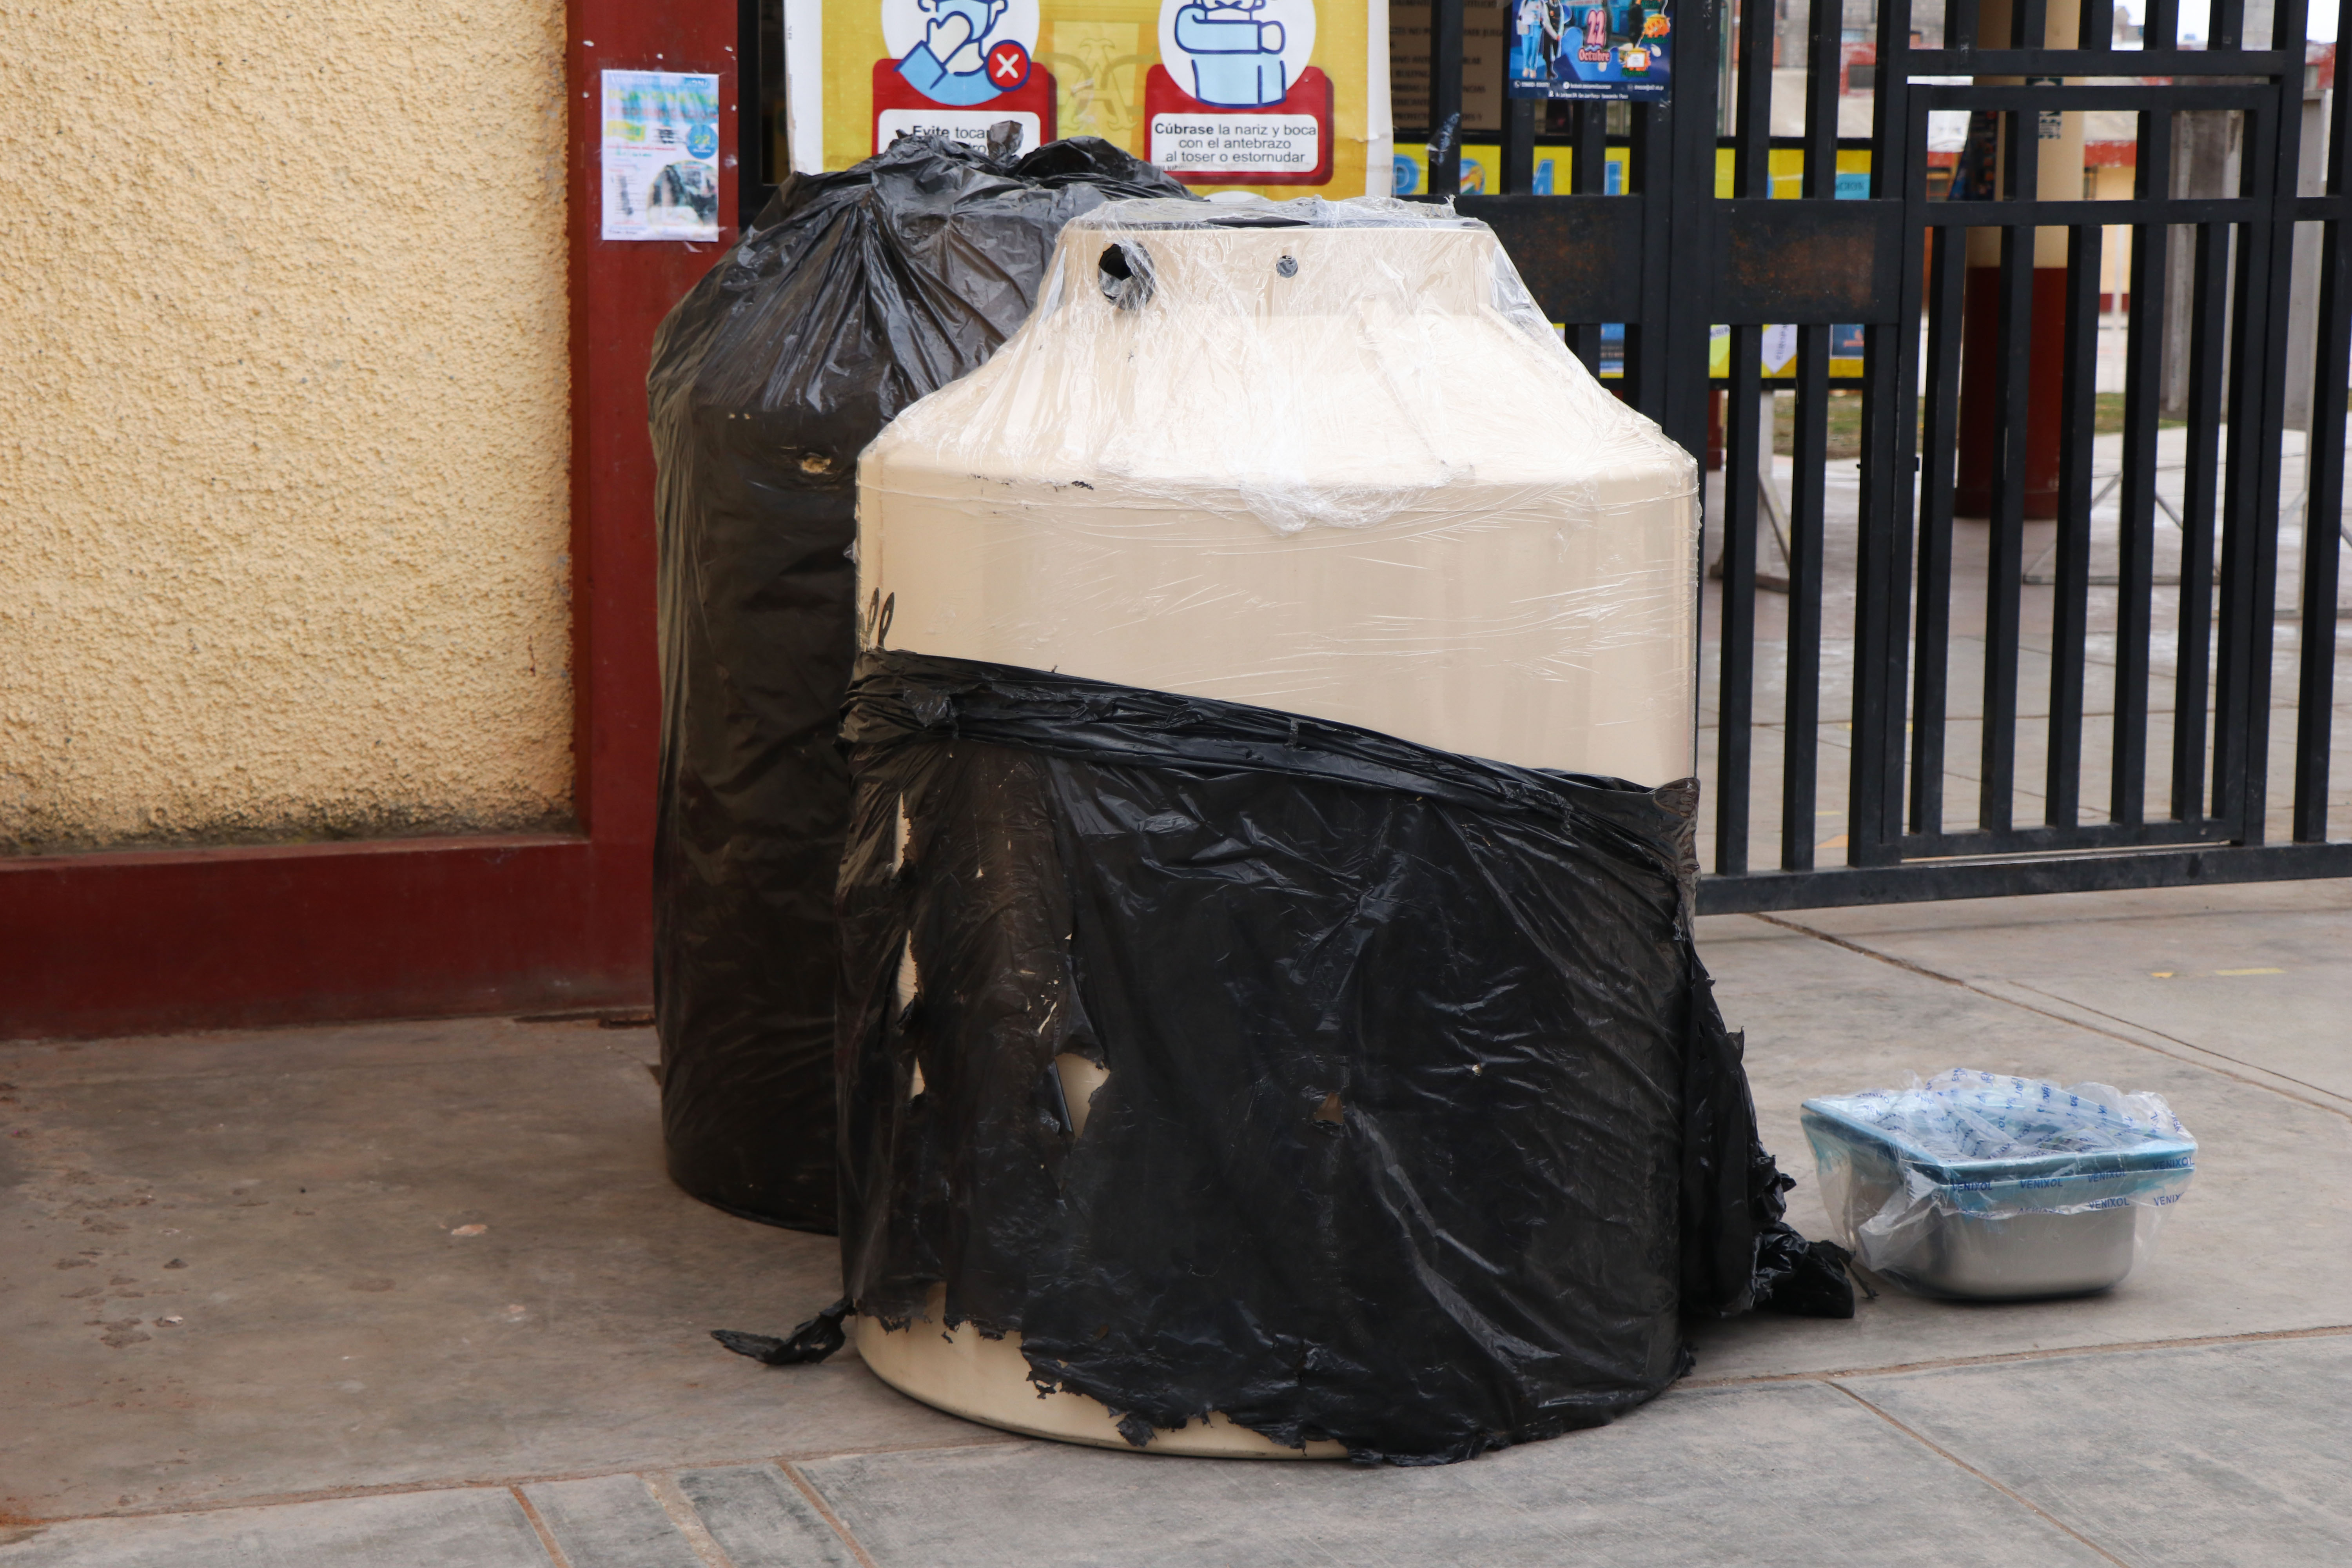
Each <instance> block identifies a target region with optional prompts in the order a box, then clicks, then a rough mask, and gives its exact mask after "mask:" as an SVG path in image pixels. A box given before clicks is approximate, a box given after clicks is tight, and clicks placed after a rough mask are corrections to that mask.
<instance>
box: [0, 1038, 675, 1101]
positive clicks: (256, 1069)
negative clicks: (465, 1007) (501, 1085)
mask: <svg viewBox="0 0 2352 1568" xmlns="http://www.w3.org/2000/svg"><path fill="white" fill-rule="evenodd" d="M90 1043H91V1044H92V1045H101V1046H102V1045H107V1044H110V1042H109V1041H105V1040H94V1041H92V1042H90ZM15 1044H16V1042H15V1041H7V1040H0V1073H16V1074H18V1075H20V1077H19V1078H18V1079H15V1080H12V1081H15V1082H16V1087H17V1088H18V1089H20V1090H22V1089H27V1088H31V1087H41V1088H48V1089H92V1088H99V1087H103V1086H105V1085H109V1084H118V1083H209V1082H214V1081H217V1080H221V1079H240V1078H270V1079H288V1078H292V1077H295V1076H297V1075H298V1074H309V1075H319V1076H328V1075H331V1076H333V1077H335V1078H342V1077H346V1076H348V1075H350V1074H352V1073H362V1072H417V1071H422V1070H424V1069H425V1068H446V1067H449V1066H451V1065H456V1066H460V1067H463V1066H467V1065H469V1064H473V1063H480V1064H483V1065H485V1066H488V1065H490V1064H492V1063H502V1062H513V1061H522V1060H528V1059H530V1058H534V1057H548V1056H555V1055H563V1054H570V1053H566V1052H561V1051H557V1050H553V1049H550V1048H549V1047H540V1046H534V1047H530V1048H528V1049H520V1048H519V1049H515V1050H494V1049H488V1050H476V1049H471V1048H467V1049H463V1050H457V1051H452V1052H450V1053H448V1054H447V1055H446V1056H441V1057H437V1058H409V1059H407V1060H404V1061H391V1062H335V1061H330V1062H320V1063H316V1064H312V1065H309V1066H304V1067H299V1068H291V1067H288V1066H286V1065H285V1064H284V1063H282V1062H271V1063H263V1064H257V1065H256V1066H253V1067H239V1068H187V1069H184V1070H182V1071H173V1070H170V1069H168V1068H164V1069H155V1070H150V1069H142V1068H120V1067H109V1068H106V1069H104V1070H103V1071H99V1072H91V1073H88V1074H77V1075H73V1076H66V1075H64V1074H61V1073H60V1074H51V1075H47V1076H44V1075H43V1074H41V1073H40V1072H39V1071H38V1069H37V1068H27V1067H26V1065H25V1064H22V1063H16V1062H10V1061H8V1060H6V1059H5V1052H6V1051H7V1049H8V1047H11V1046H13V1045H15ZM607 1048H608V1049H609V1047H607ZM580 1054H582V1055H598V1056H602V1055H604V1054H605V1052H604V1051H592V1050H591V1049H590V1048H589V1047H586V1046H584V1045H583V1046H582V1047H580ZM612 1055H613V1056H614V1059H616V1060H620V1061H623V1062H627V1063H638V1062H641V1061H642V1058H636V1057H633V1056H626V1055H623V1054H622V1053H619V1052H613V1053H612Z"/></svg>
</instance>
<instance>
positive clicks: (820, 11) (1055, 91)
mask: <svg viewBox="0 0 2352 1568" xmlns="http://www.w3.org/2000/svg"><path fill="white" fill-rule="evenodd" d="M784 26H785V42H784V58H785V80H786V102H787V109H786V117H787V123H788V126H789V137H790V142H791V148H792V159H793V167H794V168H795V169H798V170H801V171H803V172H804V173H809V174H814V173H816V172H818V171H820V170H824V169H845V168H847V167H849V166H850V165H851V164H852V163H857V162H858V161H859V160H861V159H864V158H868V157H871V156H872V155H873V154H874V153H877V152H879V151H881V150H882V149H883V148H885V147H887V146H888V145H889V144H890V143H891V142H892V141H894V140H895V139H897V138H898V136H900V135H902V134H904V133H906V132H913V131H922V130H934V131H942V132H946V133H948V134H949V135H950V136H953V137H955V138H956V139H957V140H959V141H964V142H974V143H979V142H983V141H984V140H985V139H986V136H987V133H988V129H989V127H990V126H992V125H995V124H997V123H1000V122H1002V121H1008V120H1009V121H1013V124H1014V125H1016V126H1018V127H1019V128H1020V131H1021V143H1020V144H1021V150H1022V151H1024V152H1026V151H1028V150H1030V149H1032V148H1034V147H1037V146H1039V145H1041V144H1043V143H1045V142H1051V141H1054V140H1055V139H1056V138H1059V137H1064V136H1099V137H1101V138H1102V139H1103V140H1105V141H1107V142H1114V143H1116V144H1117V145H1118V146H1120V147H1123V148H1125V149H1126V150H1127V151H1129V153H1134V154H1135V155H1136V156H1137V157H1139V158H1143V159H1147V160H1149V161H1150V162H1151V163H1157V164H1159V165H1160V167H1161V168H1163V169H1165V170H1167V171H1168V172H1169V173H1170V174H1173V175H1175V176H1176V177H1177V178H1178V179H1180V180H1182V181H1183V182H1184V183H1185V184H1189V185H1192V186H1193V187H1194V188H1195V189H1198V190H1202V191H1203V192H1212V191H1220V190H1241V191H1256V192H1258V193H1260V194H1261V195H1268V196H1276V197H1280V196H1301V195H1328V196H1355V195H1388V194H1389V188H1390V187H1389V182H1390V179H1391V138H1390V128H1389V80H1388V42H1389V37H1388V33H1389V26H1388V5H1387V0H786V4H785V8H784Z"/></svg>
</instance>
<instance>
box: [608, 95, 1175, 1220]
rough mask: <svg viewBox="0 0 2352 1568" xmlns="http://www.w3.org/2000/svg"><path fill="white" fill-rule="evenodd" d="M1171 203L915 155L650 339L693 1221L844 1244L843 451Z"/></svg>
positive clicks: (747, 257) (911, 141)
mask: <svg viewBox="0 0 2352 1568" xmlns="http://www.w3.org/2000/svg"><path fill="white" fill-rule="evenodd" d="M1183 194H1184V191H1183V188H1182V187H1181V186H1180V185H1178V184H1175V183H1174V182H1173V181H1171V180H1169V179H1168V178H1167V177H1166V176H1164V175H1162V174H1160V173H1159V172H1158V171H1156V170H1154V169H1153V168H1151V167H1150V165H1149V164H1146V163H1139V162H1138V161H1137V160H1135V159H1134V158H1131V157H1129V155H1128V154H1127V153H1122V152H1120V151H1119V150H1118V148H1116V147H1113V146H1111V145H1110V144H1109V143H1108V142H1100V141H1097V140H1094V139H1092V138H1084V139H1078V140H1074V141H1069V142H1054V143H1051V144H1049V145H1047V146H1045V147H1042V148H1039V149H1038V150H1037V151H1036V152H1034V153H1031V154H1029V155H1028V156H1027V157H1024V158H1022V159H1020V160H1018V161H1017V162H1016V161H1011V160H1003V161H999V160H992V159H991V158H989V157H988V156H987V155H985V154H984V153H979V152H976V151H973V150H971V149H968V148H964V147H961V146H958V145H956V144H954V143H951V142H946V141H944V140H935V139H932V138H929V137H908V138H906V139H905V140H903V141H900V142H898V143H897V144H895V145H894V146H892V147H891V148H890V149H889V151H887V152H886V153H882V154H881V155H880V156H878V157H876V158H872V159H869V160H867V161H866V163H860V164H858V165H857V166H856V168H854V169H849V170H846V171H844V172H842V173H838V174H818V175H799V174H796V175H794V176H793V177H792V178H791V179H790V180H788V181H787V182H786V183H785V184H784V185H783V186H782V189H781V190H780V191H778V193H777V195H776V197H775V199H774V200H773V201H772V202H771V203H770V204H769V205H768V208H767V210H766V211H765V212H764V213H762V214H761V216H760V220H759V222H758V223H757V224H756V225H755V226H753V228H752V230H751V233H750V234H748V235H747V236H746V237H744V239H743V241H742V242H741V243H740V245H737V246H736V247H734V248H733V249H731V250H730V251H728V252H727V253H726V255H725V256H724V257H722V258H720V260H719V264H718V265H717V266H715V267H713V268H711V269H710V271H709V274H708V275H706V276H705V277H704V278H703V279H702V281H701V282H700V283H698V284H697V285H696V286H695V288H694V289H693V291H692V292H691V293H689V294H688V296H687V297H686V299H685V300H683V301H681V302H680V303H679V305H678V306H677V309H676V310H673V311H671V312H670V315H669V319H668V320H667V321H665V322H663V324H662V329H661V332H660V335H659V336H658V337H657V338H656V340H655V343H654V356H653V371H652V374H651V375H650V376H649V378H648V381H647V391H648V393H649V395H650V400H651V404H652V417H653V440H654V449H655V454H656V458H658V460H659V465H660V480H659V489H658V491H657V503H656V504H657V509H658V510H657V512H656V527H657V531H658V536H659V537H658V549H659V573H660V578H659V594H660V605H659V614H660V646H661V663H662V737H661V762H660V769H661V773H660V784H659V791H660V793H659V801H658V805H657V816H656V826H655V841H654V888H655V891H654V900H655V902H654V946H655V956H654V996H655V1011H656V1018H657V1021H658V1025H659V1028H660V1033H661V1042H662V1121H663V1131H664V1135H665V1140H666V1142H667V1148H668V1157H669V1169H670V1174H671V1175H672V1177H673V1178H675V1179H676V1180H677V1184H679V1185H680V1186H682V1187H684V1188H685V1189H686V1190H687V1191H688V1192H690V1193H692V1194H696V1195H697V1196H698V1197H701V1198H705V1199H707V1200H709V1201H710V1202H712V1203H715V1204H718V1205H721V1206H723V1207H726V1208H730V1209H733V1210H735V1211H737V1212H739V1213H744V1214H749V1215H755V1216H757V1217H761V1218H764V1219H770V1220H774V1221H777V1222H780V1223H782V1224H785V1225H793V1226H802V1227H803V1228H807V1229H814V1230H828V1231H829V1230H831V1229H833V1228H834V1226H835V1217H836V1216H835V1194H834V1180H833V1173H834V1150H833V1128H834V1105H833V984H834V964H835V957H834V953H835V950H834V939H833V890H834V876H835V867H836V865H837V863H838V860H839V857H840V848H841V833H842V826H843V824H844V822H845V820H846V819H847V816H848V812H849V778H848V773H847V770H846V768H845V765H844V764H843V762H842V760H841V757H840V754H839V752H837V751H836V749H835V740H834V731H835V724H836V722H837V720H838V718H839V713H840V707H841V698H842V691H843V689H844V688H845V686H846V685H847V683H848V679H849V665H850V659H851V657H852V654H853V653H854V651H855V649H854V644H853V638H852V633H851V620H852V614H851V607H850V600H851V598H852V596H853V592H854V584H853V574H854V568H853V567H852V565H851V563H850V562H849V560H848V559H847V557H846V555H845V552H846V551H847V550H848V548H849V545H850V542H851V540H852V539H853V537H854V536H855V533H856V459H857V454H858V451H859V450H860V449H861V448H862V447H865V445H866V443H867V442H868V441H871V440H872V439H873V438H874V437H875V434H876V433H877V431H879V430H880V429H881V428H882V426H883V425H884V424H885V423H886V422H887V421H888V420H889V419H890V418H891V417H892V416H894V415H896V414H897V413H898V410H899V409H901V408H903V407H905V406H906V405H908V404H909V403H912V402H914V401H915V400H916V399H917V398H919V397H921V396H922V395H924V394H926V393H929V392H930V391H933V390H934V389H936V388H938V387H940V386H941V385H943V384H946V383H947V382H949V381H950V380H952V379H954V378H955V377H957V376H959V375H961V374H964V373H965V372H967V371H969V370H971V369H972V368H973V367H974V366H976V365H978V364H980V363H982V361H984V360H985V359H986V358H987V357H988V355H989V354H990V353H992V352H993V351H994V350H995V348H996V346H997V344H998V343H1000V342H1003V340H1004V338H1005V336H1006V335H1007V334H1008V333H1010V332H1011V331H1013V329H1014V328H1016V327H1018V326H1019V325H1020V324H1021V322H1022V321H1024V319H1025V318H1026V317H1027V316H1028V313H1029V307H1030V305H1031V303H1032V301H1033V300H1034V297H1035V294H1036V291H1037V287H1038V283H1039V279H1041V278H1042V276H1043V274H1044V270H1045V260H1046V258H1047V257H1048V256H1049V255H1050V254H1051V253H1052V250H1053V247H1054V240H1055V236H1056V235H1057V234H1058V233H1059V232H1060V230H1061V227H1062V225H1063V224H1064V223H1065V222H1066V221H1067V220H1068V219H1069V218H1071V217H1072V216H1076V214H1078V213H1081V212H1085V211H1087V210H1088V209H1089V208H1091V207H1094V206H1096V205H1099V204H1100V203H1101V202H1103V201H1104V200H1106V199H1108V198H1111V197H1115V196H1122V195H1159V196H1169V195H1179V196H1181V195H1183Z"/></svg>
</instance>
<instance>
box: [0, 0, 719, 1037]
mask: <svg viewBox="0 0 2352 1568" xmlns="http://www.w3.org/2000/svg"><path fill="white" fill-rule="evenodd" d="M568 20H569V25H570V31H569V35H568V37H567V39H566V43H565V73H564V79H565V83H566V86H565V89H564V90H565V93H566V96H567V97H568V99H569V102H570V110H571V113H570V117H569V125H570V163H571V179H570V186H569V195H570V203H569V213H568V220H569V225H570V234H571V296H572V684H573V690H574V694H575V695H574V706H575V711H574V721H573V733H572V748H573V754H574V757H575V760H576V772H575V780H574V791H575V798H576V801H577V805H578V812H579V817H580V826H579V830H578V831H576V832H572V833H530V834H500V835H477V836H463V837H436V838H399V839H381V840H373V841H366V842H358V843H340V844H289V845H263V846H254V847H221V848H212V849H166V850H133V851H122V852H112V853H98V854H88V855H39V856H19V857H12V858H0V1038H22V1037H27V1036H34V1037H40V1036H48V1037H89V1036H96V1035H114V1034H132V1033H139V1032H146V1031H168V1030H183V1029H203V1028H227V1027H238V1026H256V1025H265V1024H289V1023H304V1022H313V1021H320V1020H327V1019H354V1018H381V1017H419V1016H435V1015H448V1014H457V1013H473V1012H533V1011H541V1010H551V1009H556V1008H571V1007H601V1006H611V1005H643V1004H644V1003H646V1001H648V1000H649V999H650V996H651V989H652V958H653V952H652V949H653V911H652V908H651V900H652V885H653V861H652V847H653V805H654V762H655V750H656V743H657V740H658V736H659V733H660V721H661V692H660V686H659V683H658V680H657V678H656V665H655V656H654V543H653V540H654V512H653V507H654V460H653V449H652V447H651V444H650V442H649V440H648V438H647V436H646V364H647V362H648V360H649V358H650V354H651V348H652V342H653V334H654V329H655V328H656V326H657V325H659V324H660V321H661V319H662V317H663V315H664V314H665V313H666V312H667V310H669V308H670V306H671V305H672V304H674V303H675V302H676V301H677V299H678V297H679V296H680V295H682V294H684V293H685V292H686V290H687V289H688V288H689V287H691V286H692V284H693V283H694V281H695V279H698V278H699V277H701V276H702V274H703V273H704V272H705V271H706V270H707V269H708V268H709V267H710V265H711V263H712V262H713V261H714V260H715V259H716V258H717V257H718V255H719V251H720V249H721V248H722V247H724V246H725V245H727V244H730V243H732V241H733V238H734V231H733V229H732V227H731V226H730V227H726V228H722V229H721V231H720V236H719V241H718V242H717V243H716V244H712V245H700V246H688V245H684V244H680V243H678V242H677V241H636V242H626V243H619V242H616V243H613V244H607V243H605V242H604V240H603V239H601V238H599V237H598V232H599V230H600V228H601V226H602V214H601V210H600V202H599V197H600V194H601V193H600V181H599V177H598V174H599V172H598V167H597V149H598V143H599V139H600V138H599V127H598V123H597V121H598V111H599V103H600V100H599V98H598V95H597V92H596V88H597V73H598V72H599V71H601V70H604V69H641V70H670V71H711V72H716V73H717V74H718V76H719V104H720V110H721V112H720V115H719V165H720V172H719V216H720V217H721V218H722V219H731V218H732V216H733V215H734V213H735V210H736V177H735V161H736V115H735V113H734V112H733V110H734V107H735V90H736V73H735V53H734V43H735V37H736V10H735V6H734V5H732V4H731V3H728V4H722V3H720V0H670V3H662V0H635V3H625V0H573V3H572V5H571V8H570V12H569V17H568ZM465 259H466V258H464V257H463V256H462V255H460V256H452V257H451V258H449V265H450V266H452V267H462V266H464V265H465ZM480 352H483V353H496V352H498V350H497V347H496V345H495V344H489V345H484V346H483V347H482V348H481V349H480Z"/></svg>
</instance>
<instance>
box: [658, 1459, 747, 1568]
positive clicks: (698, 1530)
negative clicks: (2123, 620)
mask: <svg viewBox="0 0 2352 1568" xmlns="http://www.w3.org/2000/svg"><path fill="white" fill-rule="evenodd" d="M700 1468H704V1467H702V1466H699V1465H680V1466H678V1467H677V1468H676V1469H667V1470H646V1471H644V1472H642V1473H640V1474H639V1476H638V1479H640V1480H642V1481H643V1482H644V1483H645V1487H646V1490H647V1491H649V1492H651V1493H652V1494H653V1499H654V1502H655V1505H656V1506H657V1507H658V1508H659V1509H660V1510H662V1512H663V1513H664V1514H666V1515H667V1516H668V1518H669V1522H670V1526H671V1528H672V1529H674V1530H676V1531H677V1533H678V1535H679V1536H680V1537H681V1538H682V1539H683V1540H684V1541H685V1542H686V1544H687V1549H688V1551H690V1552H693V1553H694V1554H695V1555H696V1556H697V1557H699V1558H701V1559H702V1563H703V1568H735V1560H734V1559H733V1558H732V1557H730V1556H729V1555H728V1554H727V1549H726V1548H725V1547H724V1546H721V1545H719V1538H718V1537H717V1536H715V1535H713V1534H711V1533H710V1526H709V1525H708V1524H706V1523H704V1522H703V1519H702V1513H701V1510H698V1509H697V1508H696V1507H695V1506H694V1500H693V1499H692V1498H690V1497H688V1496H687V1495H686V1489H685V1488H683V1487H681V1486H679V1485H678V1484H677V1470H682V1469H683V1470H691V1469H700Z"/></svg>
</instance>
